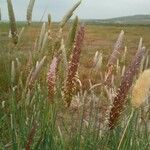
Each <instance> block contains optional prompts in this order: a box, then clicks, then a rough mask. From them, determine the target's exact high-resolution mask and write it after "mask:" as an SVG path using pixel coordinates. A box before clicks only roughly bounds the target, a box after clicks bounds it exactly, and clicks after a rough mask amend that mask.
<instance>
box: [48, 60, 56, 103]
mask: <svg viewBox="0 0 150 150" xmlns="http://www.w3.org/2000/svg"><path fill="white" fill-rule="evenodd" d="M58 61H59V60H58V58H57V57H54V58H53V60H52V63H51V65H50V67H49V71H48V74H47V82H48V95H49V101H52V98H53V96H54V94H55V89H54V88H55V84H56V70H57V67H58Z"/></svg>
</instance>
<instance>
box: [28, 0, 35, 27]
mask: <svg viewBox="0 0 150 150" xmlns="http://www.w3.org/2000/svg"><path fill="white" fill-rule="evenodd" d="M34 3H35V0H30V2H29V5H28V8H27V16H26V17H27V22H28V25H30V24H31V22H32V11H33V7H34Z"/></svg>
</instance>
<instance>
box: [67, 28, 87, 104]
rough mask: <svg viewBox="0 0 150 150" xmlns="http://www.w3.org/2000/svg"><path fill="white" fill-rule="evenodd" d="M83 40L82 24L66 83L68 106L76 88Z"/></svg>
mask: <svg viewBox="0 0 150 150" xmlns="http://www.w3.org/2000/svg"><path fill="white" fill-rule="evenodd" d="M83 40H84V27H83V26H81V27H80V30H79V31H78V34H77V37H76V43H75V47H74V49H73V54H72V58H71V62H70V65H69V67H68V75H67V80H66V83H65V91H64V94H65V95H64V101H65V102H66V105H67V107H69V106H70V104H71V100H72V94H73V91H74V88H75V87H74V82H73V80H74V77H75V75H76V73H77V69H78V65H79V59H80V54H81V47H82V44H83Z"/></svg>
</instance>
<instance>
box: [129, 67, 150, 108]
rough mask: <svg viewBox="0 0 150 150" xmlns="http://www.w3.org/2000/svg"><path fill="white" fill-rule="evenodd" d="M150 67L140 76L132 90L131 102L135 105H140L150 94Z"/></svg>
mask: <svg viewBox="0 0 150 150" xmlns="http://www.w3.org/2000/svg"><path fill="white" fill-rule="evenodd" d="M149 89H150V69H148V70H145V71H144V72H143V73H141V75H140V76H139V78H138V80H137V81H136V83H135V85H134V87H133V90H132V99H131V104H132V105H133V107H135V108H137V107H140V106H141V105H142V104H143V103H144V101H145V100H146V99H147V98H148V96H149V94H150V93H149Z"/></svg>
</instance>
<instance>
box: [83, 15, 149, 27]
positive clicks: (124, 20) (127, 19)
mask: <svg viewBox="0 0 150 150" xmlns="http://www.w3.org/2000/svg"><path fill="white" fill-rule="evenodd" d="M84 21H85V22H94V23H101V24H141V25H148V24H150V15H134V16H124V17H117V18H111V19H103V20H102V19H87V20H84Z"/></svg>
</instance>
